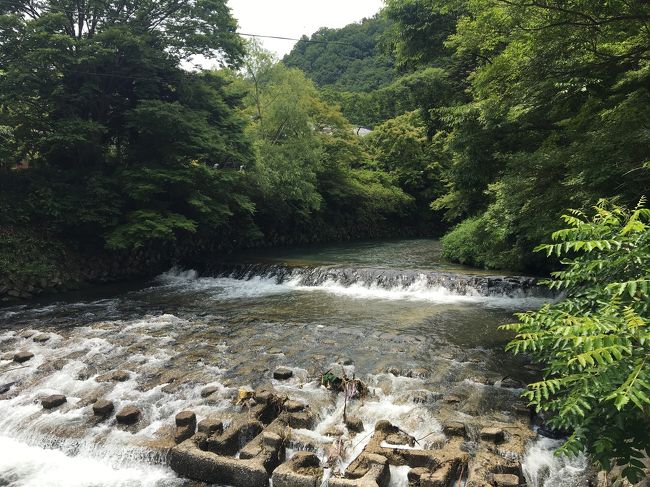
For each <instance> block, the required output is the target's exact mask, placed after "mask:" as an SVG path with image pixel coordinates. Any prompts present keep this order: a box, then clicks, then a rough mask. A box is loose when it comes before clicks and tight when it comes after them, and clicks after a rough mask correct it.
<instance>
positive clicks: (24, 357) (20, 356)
mask: <svg viewBox="0 0 650 487" xmlns="http://www.w3.org/2000/svg"><path fill="white" fill-rule="evenodd" d="M32 358H34V354H33V353H32V352H26V351H24V352H18V353H16V354H14V362H18V363H19V364H22V363H24V362H27V361H28V360H31V359H32Z"/></svg>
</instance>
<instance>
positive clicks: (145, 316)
mask: <svg viewBox="0 0 650 487" xmlns="http://www.w3.org/2000/svg"><path fill="white" fill-rule="evenodd" d="M208 274H209V275H202V276H201V275H199V274H198V273H197V272H194V271H187V270H174V271H170V272H168V273H166V274H164V275H162V276H160V277H159V278H157V279H156V280H155V281H153V282H152V283H150V285H149V286H148V287H144V288H140V289H136V290H133V291H129V292H123V293H118V294H110V295H101V294H99V295H92V296H91V295H89V296H86V297H84V296H75V297H74V298H65V299H64V300H61V301H56V302H53V301H50V302H41V303H35V304H29V305H18V306H11V307H8V308H5V309H0V348H1V351H2V353H1V354H0V358H1V359H2V360H0V391H2V392H0V485H5V486H10V487H35V486H39V487H41V486H43V487H58V486H73V487H76V486H79V487H82V486H84V487H85V486H91V485H92V486H93V487H95V486H97V487H105V486H110V487H117V486H120V487H122V486H128V487H132V486H151V487H154V486H155V487H168V486H169V487H170V486H177V485H183V484H184V481H183V480H181V479H178V478H177V477H176V476H175V474H174V473H173V472H172V471H171V470H170V469H169V468H168V467H167V466H166V451H167V448H169V446H170V444H169V438H170V435H171V432H172V429H173V422H174V416H175V414H176V413H177V412H179V411H181V410H183V409H191V410H193V411H194V412H195V413H196V415H197V418H198V419H199V420H201V419H203V418H208V417H212V418H218V419H223V420H225V421H226V422H227V421H228V419H229V418H230V417H231V416H232V415H233V414H235V413H236V411H237V410H238V409H237V407H235V406H234V405H233V402H234V401H233V399H234V397H235V396H236V395H237V390H238V388H239V387H240V386H246V385H248V386H251V387H257V386H259V385H263V384H267V383H269V382H274V381H272V379H271V373H272V371H273V370H274V369H275V368H276V367H277V366H280V365H283V366H289V367H291V368H292V370H293V372H294V377H293V378H292V379H291V380H289V381H286V382H282V383H278V382H274V386H275V387H276V389H277V390H278V391H280V392H281V393H284V394H287V395H288V396H290V397H291V398H292V399H296V400H299V401H302V402H304V403H308V404H310V406H311V408H312V409H313V410H314V411H316V412H317V415H318V419H319V421H318V424H317V425H316V426H315V427H314V428H313V429H311V430H296V431H295V432H294V435H293V437H292V438H291V441H292V443H291V445H290V446H292V448H294V449H302V448H307V446H306V445H309V448H312V449H313V451H315V452H316V453H317V455H319V457H321V458H322V460H325V459H326V458H327V456H328V452H330V451H331V450H332V445H333V444H334V440H333V438H338V436H334V437H333V436H331V435H332V431H333V430H337V429H341V428H342V436H341V438H342V439H341V440H340V444H341V446H342V448H339V450H340V451H339V453H340V458H339V459H338V463H337V465H336V466H337V467H338V468H339V469H340V468H345V467H346V466H347V465H349V464H350V462H352V460H354V458H355V456H356V455H357V454H358V453H359V452H360V451H361V450H362V449H363V448H364V446H365V445H366V444H367V442H368V439H369V437H370V435H369V434H368V433H369V432H372V430H373V428H374V425H375V423H376V422H377V421H380V420H389V421H391V422H392V423H394V424H395V425H397V426H399V427H400V428H402V429H403V430H404V431H405V432H407V433H408V434H410V435H413V436H414V437H416V438H425V440H422V443H423V444H425V445H435V444H439V443H440V442H442V441H444V435H443V434H442V426H441V424H442V422H443V421H444V420H448V419H458V418H460V419H463V418H477V417H480V418H485V419H486V420H499V421H500V420H502V419H503V415H504V411H510V410H512V407H513V405H516V404H520V402H519V400H518V399H517V396H518V393H519V390H518V389H510V388H507V387H502V386H501V379H503V378H504V377H505V376H509V377H511V378H515V379H519V380H522V381H526V380H529V379H531V378H532V377H534V374H535V372H534V371H531V370H528V369H526V368H524V367H522V362H520V361H519V360H518V359H517V358H513V357H511V356H509V355H507V354H505V353H504V352H503V345H504V343H505V341H506V340H507V337H504V336H503V335H502V333H501V332H499V331H498V330H497V327H498V325H499V324H502V323H505V322H508V321H509V320H510V319H511V316H512V312H513V311H514V310H519V309H528V308H531V307H534V306H537V305H539V303H541V302H542V301H543V300H544V299H546V297H545V295H544V294H543V293H541V292H539V291H538V290H537V288H536V286H535V285H534V280H532V279H530V278H523V277H494V276H492V277H490V276H481V275H469V274H464V273H459V274H453V273H451V272H447V271H444V272H439V271H437V270H436V271H432V270H424V271H419V270H410V269H407V270H404V269H379V268H373V267H359V268H353V267H349V266H347V267H341V266H335V267H332V266H318V265H317V266H313V267H304V266H303V267H291V266H285V265H275V264H273V265H262V266H260V265H253V266H250V265H247V266H228V267H222V268H220V269H216V268H215V269H211V270H209V273H208ZM39 334H44V335H47V337H48V339H47V340H46V341H39V340H35V339H34V338H35V337H36V336H38V335H39ZM20 350H28V351H30V352H31V353H33V354H34V357H33V358H32V359H31V360H29V361H27V362H25V363H24V364H17V363H16V362H13V355H14V354H15V353H16V352H18V351H20ZM351 363H353V364H354V365H341V364H351ZM344 368H347V369H346V373H348V374H356V375H357V377H358V378H360V379H362V380H363V381H364V382H365V383H366V384H367V385H368V387H369V388H370V390H371V391H372V399H371V400H367V401H363V402H353V403H351V404H348V405H347V410H346V413H347V414H349V415H355V416H358V417H359V418H361V419H362V421H363V424H364V430H365V432H364V433H360V434H358V435H356V436H354V435H352V434H350V432H349V431H347V430H346V428H345V426H343V410H344V407H345V404H344V401H343V398H342V397H336V396H333V395H332V393H331V392H329V391H326V390H325V389H324V388H322V387H321V386H320V383H319V382H318V380H316V381H314V380H313V379H315V378H316V379H317V378H318V377H319V376H320V374H321V373H323V372H325V371H326V370H328V369H337V370H338V369H344ZM116 370H119V371H124V372H126V373H127V374H128V378H126V380H124V381H121V382H120V381H117V380H108V381H106V379H105V377H106V376H107V374H110V373H112V372H114V371H116ZM206 387H211V388H212V389H214V392H213V393H211V394H210V395H208V396H205V397H204V396H203V395H202V391H204V390H205V388H206ZM51 394H63V395H65V396H66V398H67V402H66V403H65V404H64V405H63V406H61V407H59V408H57V409H55V410H52V411H47V410H44V409H43V408H42V406H41V404H40V401H41V400H42V399H43V398H44V397H45V396H48V395H51ZM447 397H458V398H460V399H461V402H460V403H459V404H458V406H455V408H456V409H457V410H458V411H457V414H458V418H447V417H446V416H441V413H440V410H439V409H438V407H439V406H438V405H439V404H440V403H441V402H443V403H444V401H443V399H446V398H447ZM97 398H103V399H107V400H110V401H112V402H113V403H114V405H115V411H119V410H120V409H121V408H123V407H125V406H136V407H138V408H140V409H141V411H142V419H141V421H140V422H139V423H138V424H137V425H136V426H134V427H123V426H120V425H118V424H116V422H115V419H114V416H113V417H111V418H109V419H108V420H105V421H100V420H99V419H98V418H95V417H94V416H93V413H92V402H93V401H94V400H95V399H97ZM507 414H511V413H507ZM543 445H544V448H543V451H544V452H548V451H551V449H552V446H553V445H547V444H543ZM531 448H533V447H531ZM540 448H541V447H540ZM530 452H533V453H534V454H533V455H532V456H531V453H529V454H528V456H527V457H526V458H527V459H526V462H525V465H528V466H527V467H526V468H527V469H528V470H526V472H528V473H526V475H527V478H529V482H530V483H531V485H535V487H555V486H556V485H558V486H559V485H564V484H553V483H548V482H549V480H551V479H553V478H555V477H554V476H553V475H555V474H556V473H557V472H560V471H561V472H566V471H567V470H566V468H568V466H567V465H564V466H563V465H561V464H558V463H552V462H551V463H550V464H548V467H547V468H546V467H544V465H542V463H543V462H540V461H538V463H539V464H540V465H541V466H540V467H539V468H537V467H534V461H533V460H531V459H532V458H541V457H539V455H538V454H537V453H536V452H537V450H534V448H533V449H531V450H530ZM545 454H546V453H545ZM544 458H546V457H544ZM531 462H533V463H531ZM569 466H570V465H569ZM563 468H565V470H562V469H563ZM572 468H573V466H572ZM576 468H577V467H576ZM545 471H548V472H550V475H546V474H545V473H544V472H545ZM535 472H536V473H535ZM407 474H408V471H407V469H405V468H400V469H397V470H396V469H393V475H392V476H391V479H392V480H391V482H392V484H391V485H393V486H401V485H406V484H405V483H404V482H405V481H406V480H405V478H406V475H407ZM564 474H565V473H563V474H562V475H564ZM576 475H577V476H578V477H579V476H580V475H581V474H580V473H579V472H578V473H577V474H576ZM539 479H545V480H539ZM544 482H546V483H544ZM192 485H196V484H192ZM576 485H578V484H576Z"/></svg>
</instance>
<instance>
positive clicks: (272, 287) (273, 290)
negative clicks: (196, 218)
mask: <svg viewBox="0 0 650 487" xmlns="http://www.w3.org/2000/svg"><path fill="white" fill-rule="evenodd" d="M158 282H160V283H162V284H163V287H165V286H167V287H170V288H173V289H174V290H175V291H184V292H210V294H211V297H212V298H214V299H219V300H223V299H238V298H255V297H262V296H269V295H274V294H284V293H289V292H292V291H302V292H325V293H328V294H334V295H336V296H341V297H347V298H351V299H372V300H393V301H400V300H401V301H423V302H430V303H442V304H453V303H482V304H484V305H486V306H495V307H507V308H520V307H539V306H541V305H542V304H544V303H546V302H547V301H548V300H547V299H543V298H535V297H510V296H482V295H480V293H479V292H478V291H473V290H471V289H469V290H467V292H466V293H465V294H459V293H456V292H454V291H452V290H450V289H447V288H445V287H443V286H432V285H431V284H430V283H429V282H428V280H427V277H426V275H424V274H421V275H419V276H418V277H417V278H416V279H415V280H414V282H412V283H410V284H404V285H395V286H392V287H388V288H387V287H385V286H381V285H379V284H378V283H364V282H356V283H353V284H349V285H346V284H342V283H340V282H339V281H338V280H336V279H335V278H329V279H326V280H325V281H324V282H322V283H320V284H318V285H313V286H310V285H304V284H303V282H302V277H301V276H300V275H296V276H295V277H293V278H291V279H289V280H287V281H285V282H282V283H279V282H278V281H277V279H276V278H274V277H271V278H269V277H263V276H252V277H249V278H247V279H235V278H232V277H198V274H197V272H196V271H193V270H187V271H182V270H179V269H175V268H174V269H171V270H170V271H168V272H166V273H165V274H162V275H160V276H159V277H158Z"/></svg>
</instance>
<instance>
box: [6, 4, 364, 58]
mask: <svg viewBox="0 0 650 487" xmlns="http://www.w3.org/2000/svg"><path fill="white" fill-rule="evenodd" d="M0 5H6V6H9V7H19V5H17V3H16V2H15V1H13V0H0ZM18 12H21V13H28V12H27V11H26V10H24V9H18ZM49 12H57V13H63V14H66V15H71V16H75V15H79V11H78V10H68V9H65V8H62V7H57V6H52V5H50V6H48V7H47V8H45V9H44V10H43V11H42V12H37V13H39V14H42V13H49ZM84 14H88V16H92V12H90V11H89V12H84ZM102 17H105V18H109V19H113V20H127V19H126V18H125V17H124V16H123V15H119V14H113V15H109V14H108V12H106V13H104V14H103V15H102ZM233 34H238V35H240V36H244V37H260V38H263V39H276V40H281V41H293V42H299V41H302V42H306V43H309V44H338V45H341V46H349V47H357V46H355V45H354V44H352V43H349V42H343V41H331V40H316V39H308V38H307V37H306V36H305V37H301V38H299V39H298V38H295V37H284V36H275V35H266V34H249V33H245V32H238V31H235V32H233Z"/></svg>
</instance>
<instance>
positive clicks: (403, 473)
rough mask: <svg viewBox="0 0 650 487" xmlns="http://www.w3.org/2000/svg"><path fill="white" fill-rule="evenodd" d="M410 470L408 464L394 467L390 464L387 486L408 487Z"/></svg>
mask: <svg viewBox="0 0 650 487" xmlns="http://www.w3.org/2000/svg"><path fill="white" fill-rule="evenodd" d="M410 470H411V467H409V466H402V467H396V466H394V465H391V466H390V482H389V483H388V487H409V477H408V475H409V471H410Z"/></svg>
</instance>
